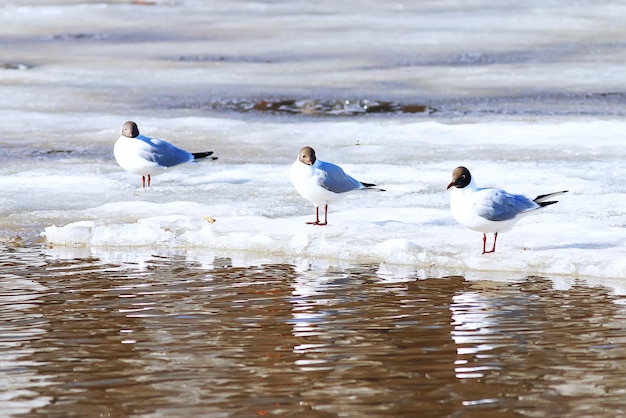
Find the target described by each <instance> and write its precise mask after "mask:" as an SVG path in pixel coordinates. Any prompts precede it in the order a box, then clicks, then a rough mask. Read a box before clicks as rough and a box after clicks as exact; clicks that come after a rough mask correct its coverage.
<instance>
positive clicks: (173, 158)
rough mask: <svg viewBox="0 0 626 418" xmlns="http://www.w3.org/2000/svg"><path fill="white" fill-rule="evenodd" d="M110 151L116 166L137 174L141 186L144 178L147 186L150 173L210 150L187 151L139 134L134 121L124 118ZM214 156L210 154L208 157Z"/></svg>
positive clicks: (155, 172) (195, 158)
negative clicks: (120, 132) (120, 133)
mask: <svg viewBox="0 0 626 418" xmlns="http://www.w3.org/2000/svg"><path fill="white" fill-rule="evenodd" d="M113 154H114V155H115V160H116V161H117V163H118V164H119V165H120V167H122V168H123V169H124V170H126V171H130V172H131V173H135V174H139V175H140V176H141V187H144V188H145V187H146V178H147V180H148V181H147V186H148V187H150V176H156V175H157V174H161V171H163V170H165V169H166V168H168V167H172V166H175V165H178V164H182V163H187V162H189V161H193V160H198V159H200V158H206V157H208V156H210V155H212V154H213V151H207V152H194V153H192V152H187V151H185V150H184V149H181V148H178V147H176V146H174V145H172V144H170V143H169V142H166V141H163V140H161V139H157V138H149V137H147V136H144V135H141V134H140V133H139V128H137V124H136V123H135V122H132V121H128V122H126V123H125V124H124V126H123V127H122V135H121V136H120V137H119V138H118V139H117V141H116V142H115V146H114V147H113ZM216 159H217V157H211V160H216Z"/></svg>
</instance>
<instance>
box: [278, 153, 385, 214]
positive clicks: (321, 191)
mask: <svg viewBox="0 0 626 418" xmlns="http://www.w3.org/2000/svg"><path fill="white" fill-rule="evenodd" d="M290 174H291V182H292V183H293V185H294V187H295V188H296V190H297V191H298V193H300V195H302V197H304V198H305V199H307V200H309V201H311V202H312V203H313V204H314V205H315V221H313V222H307V224H311V225H326V224H327V223H328V203H330V202H337V201H339V200H342V199H343V198H344V197H346V195H347V194H349V193H350V192H354V191H357V190H377V191H384V190H383V189H378V188H375V187H374V186H376V185H375V184H371V183H362V182H360V181H358V180H356V179H354V178H352V177H350V176H349V175H347V174H346V173H345V172H344V171H343V170H342V169H341V167H339V166H337V165H335V164H332V163H327V162H325V161H321V160H318V159H317V158H316V157H315V151H314V150H313V148H311V147H303V148H302V149H301V150H300V152H299V153H298V158H297V159H296V161H295V162H294V163H293V164H292V165H291V172H290ZM320 206H323V207H324V222H320V216H319V208H320Z"/></svg>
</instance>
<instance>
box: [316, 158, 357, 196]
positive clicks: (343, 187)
mask: <svg viewBox="0 0 626 418" xmlns="http://www.w3.org/2000/svg"><path fill="white" fill-rule="evenodd" d="M316 170H317V173H318V176H319V183H320V186H322V187H323V188H325V189H326V190H330V191H331V192H334V193H345V192H350V191H352V190H358V189H361V188H363V185H362V184H361V182H360V181H358V180H357V179H355V178H353V177H350V176H349V175H347V174H346V173H345V172H344V171H343V170H342V169H341V167H339V166H337V165H335V164H332V163H327V162H325V161H319V160H318V164H316Z"/></svg>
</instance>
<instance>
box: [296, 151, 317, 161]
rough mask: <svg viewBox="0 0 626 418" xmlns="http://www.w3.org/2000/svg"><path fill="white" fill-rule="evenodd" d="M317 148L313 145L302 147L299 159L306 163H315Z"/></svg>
mask: <svg viewBox="0 0 626 418" xmlns="http://www.w3.org/2000/svg"><path fill="white" fill-rule="evenodd" d="M316 159H317V158H315V150H314V149H313V148H311V147H302V148H301V149H300V153H299V154H298V160H299V161H300V162H302V163H304V164H306V165H313V164H315V160H316Z"/></svg>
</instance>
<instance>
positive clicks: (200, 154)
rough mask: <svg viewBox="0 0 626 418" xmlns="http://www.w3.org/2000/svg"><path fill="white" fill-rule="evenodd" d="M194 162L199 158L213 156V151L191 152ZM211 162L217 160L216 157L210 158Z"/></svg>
mask: <svg viewBox="0 0 626 418" xmlns="http://www.w3.org/2000/svg"><path fill="white" fill-rule="evenodd" d="M191 155H193V159H194V160H199V159H200V158H206V157H209V156H211V155H213V151H205V152H192V153H191ZM210 159H211V160H217V157H211V158H210Z"/></svg>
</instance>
